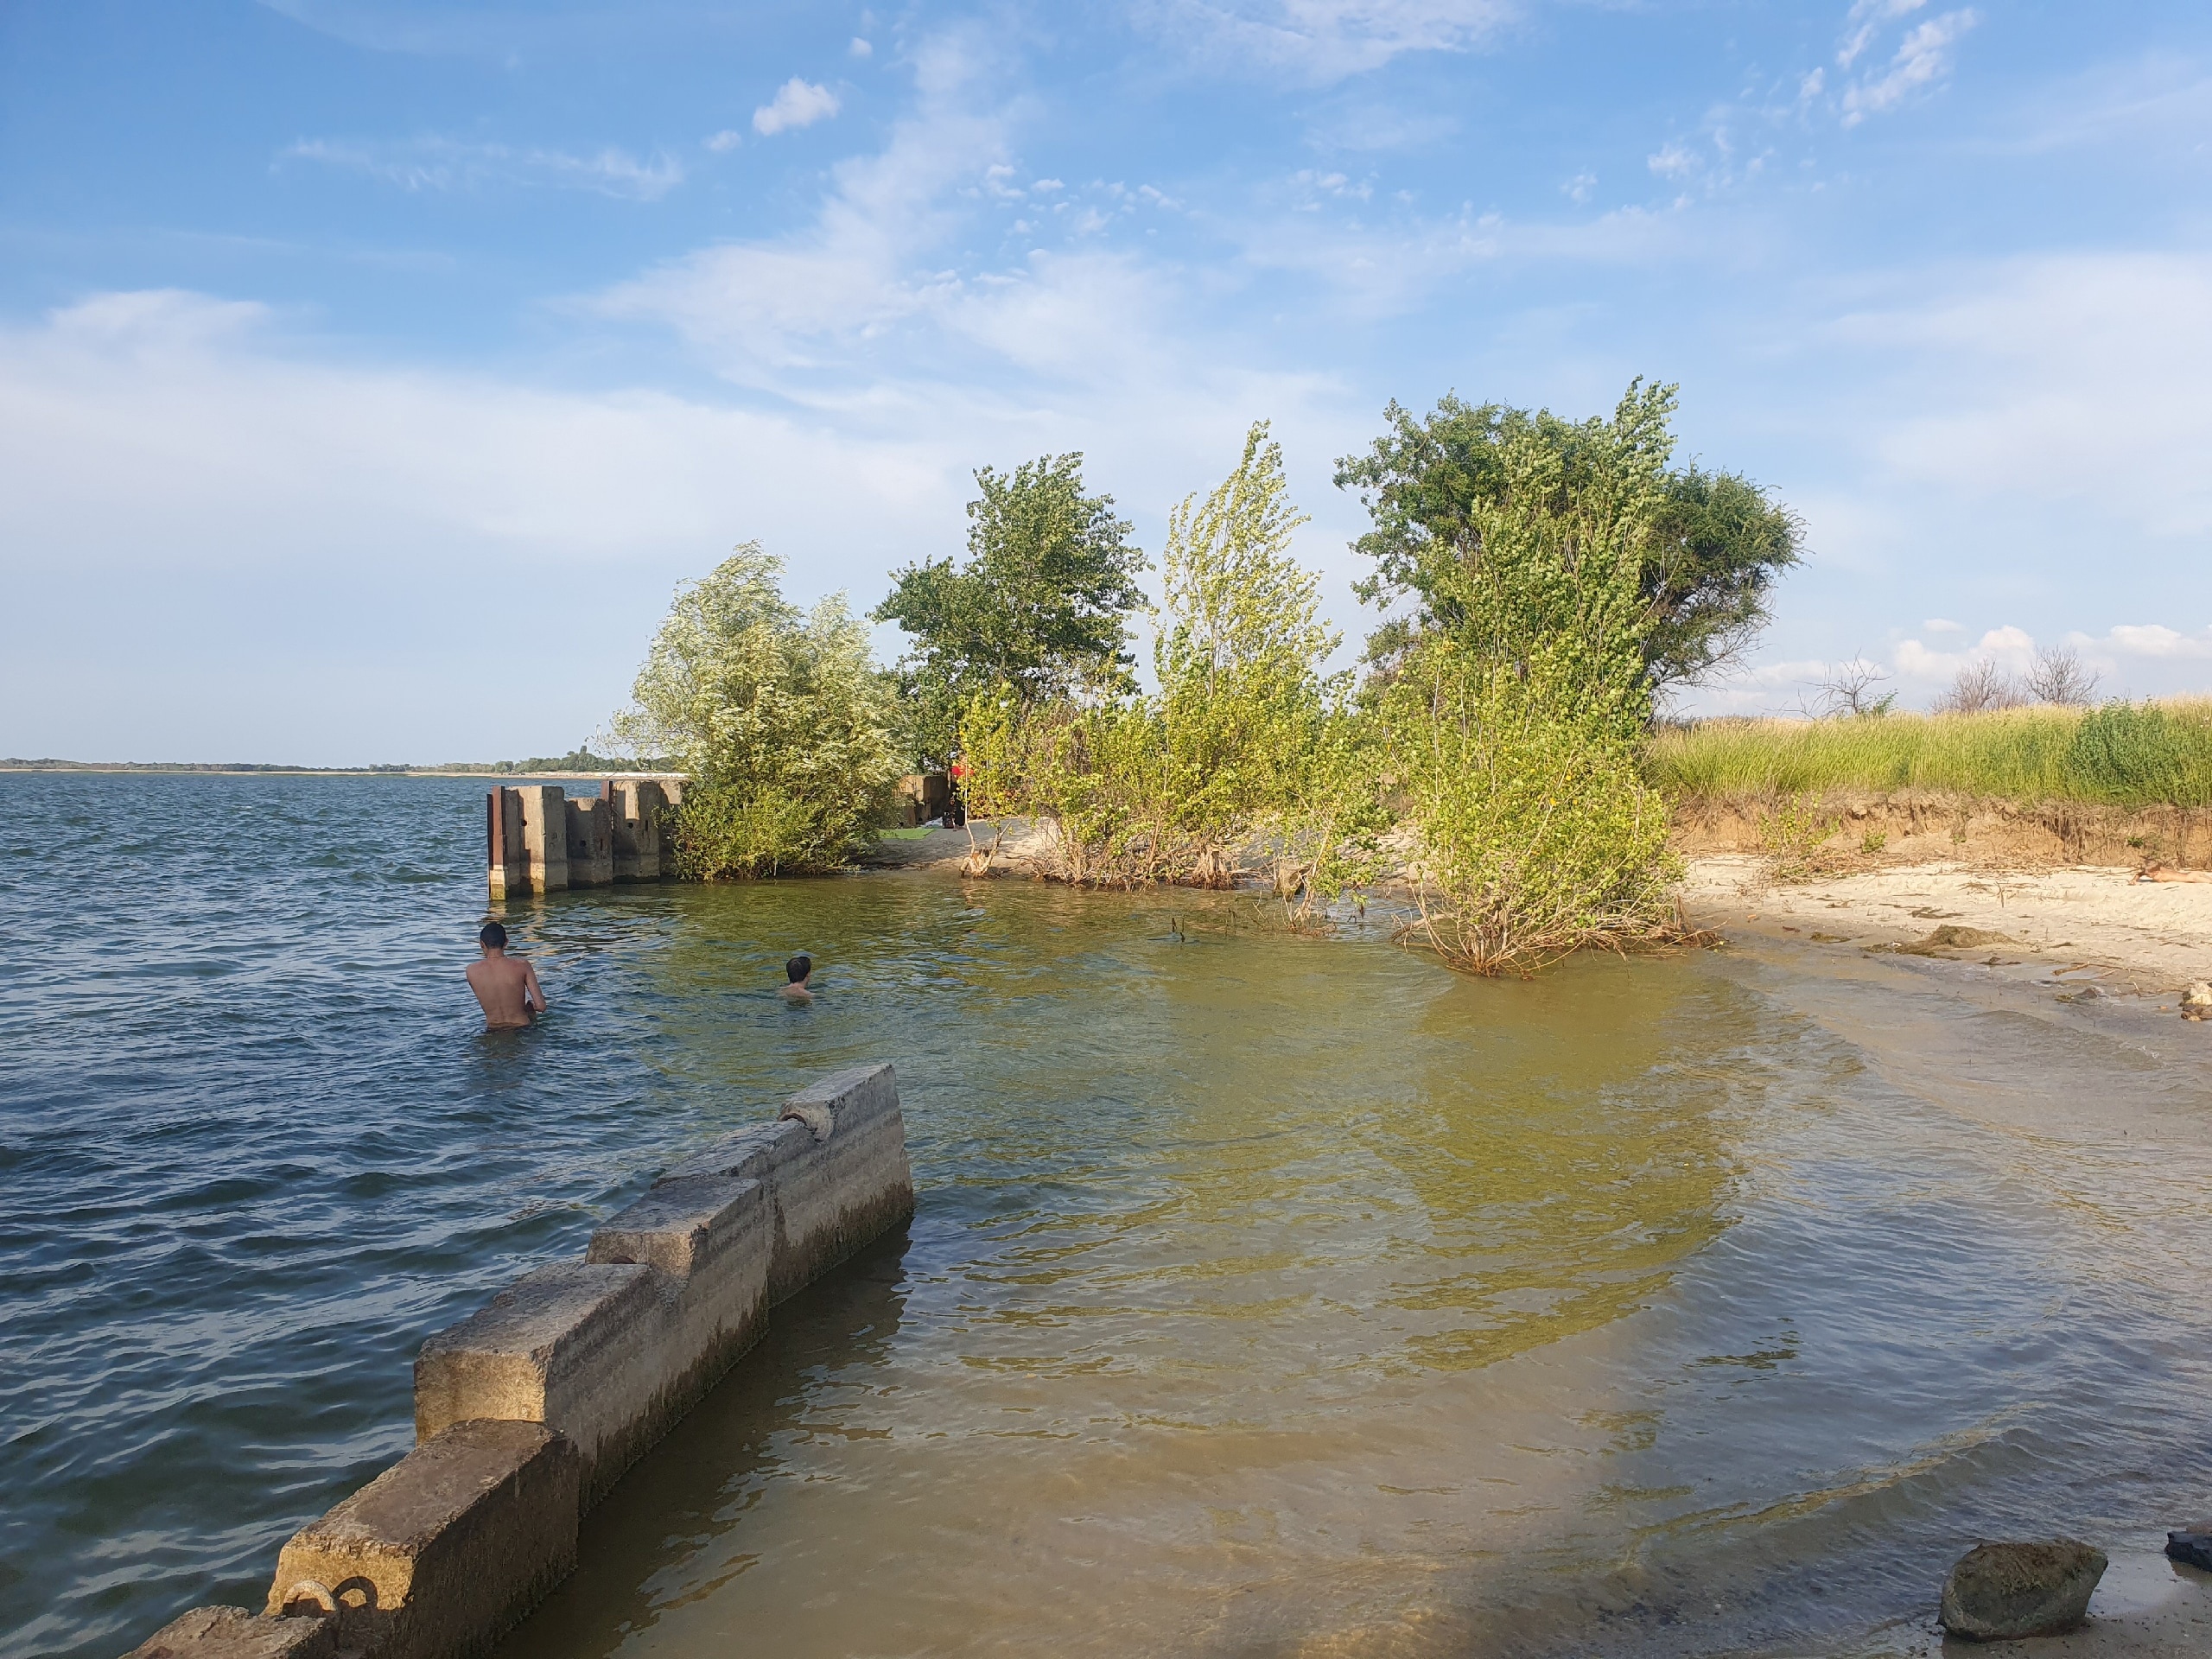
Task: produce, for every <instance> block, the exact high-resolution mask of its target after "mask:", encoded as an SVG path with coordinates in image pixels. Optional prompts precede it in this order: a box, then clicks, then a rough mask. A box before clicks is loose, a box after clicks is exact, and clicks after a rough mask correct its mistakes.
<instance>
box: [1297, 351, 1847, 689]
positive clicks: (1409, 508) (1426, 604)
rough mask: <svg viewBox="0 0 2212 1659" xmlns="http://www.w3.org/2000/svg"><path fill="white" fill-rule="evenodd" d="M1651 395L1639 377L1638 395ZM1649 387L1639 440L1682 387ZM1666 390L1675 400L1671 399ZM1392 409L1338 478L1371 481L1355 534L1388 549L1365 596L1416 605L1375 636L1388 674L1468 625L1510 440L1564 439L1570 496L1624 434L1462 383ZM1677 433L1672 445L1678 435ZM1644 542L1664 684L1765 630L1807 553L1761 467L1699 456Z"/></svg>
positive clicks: (1655, 679)
mask: <svg viewBox="0 0 2212 1659" xmlns="http://www.w3.org/2000/svg"><path fill="white" fill-rule="evenodd" d="M1638 395H1639V394H1637V393H1635V392H1634V391H1633V389H1632V390H1631V397H1636V396H1638ZM1640 396H1641V397H1642V398H1643V400H1645V401H1646V402H1647V403H1651V404H1652V407H1653V409H1654V410H1656V424H1655V423H1652V422H1650V421H1647V422H1646V423H1645V425H1644V427H1643V437H1642V438H1641V439H1639V440H1638V441H1640V442H1655V441H1657V439H1658V437H1659V436H1660V435H1663V434H1664V431H1665V424H1666V416H1667V415H1668V414H1669V413H1671V411H1672V408H1673V388H1672V387H1667V388H1656V387H1655V388H1650V389H1648V390H1647V391H1643V393H1642V394H1640ZM1654 400H1656V402H1655V401H1654ZM1658 404H1664V405H1665V409H1664V410H1658V408H1657V405H1658ZM1624 407H1625V404H1624ZM1384 419H1385V421H1386V422H1387V423H1388V429H1387V430H1385V431H1384V433H1383V435H1382V436H1381V437H1379V438H1377V439H1376V441H1375V442H1374V444H1373V446H1372V447H1371V448H1370V450H1369V452H1368V453H1367V454H1364V455H1357V456H1346V457H1344V458H1343V459H1342V460H1340V461H1338V464H1337V476H1336V481H1337V485H1338V487H1339V488H1354V487H1357V488H1358V489H1359V490H1360V491H1361V492H1362V494H1361V497H1360V499H1361V503H1362V505H1364V506H1366V507H1367V509H1368V511H1369V512H1370V515H1371V516H1372V517H1373V518H1374V521H1375V528H1374V529H1373V530H1371V531H1369V532H1368V533H1367V534H1366V535H1364V536H1363V537H1360V538H1359V539H1358V540H1357V542H1356V543H1353V545H1354V546H1355V547H1356V548H1357V550H1359V551H1361V552H1363V553H1364V554H1366V555H1367V556H1369V557H1370V558H1372V559H1373V560H1375V562H1376V570H1375V574H1374V575H1373V576H1372V577H1370V579H1369V580H1368V581H1367V582H1363V583H1362V584H1360V587H1359V593H1360V596H1361V597H1362V598H1363V599H1364V600H1366V601H1368V602H1370V604H1378V605H1389V604H1392V603H1396V602H1410V605H1411V609H1410V611H1409V612H1408V613H1403V614H1401V615H1399V616H1396V617H1395V618H1391V619H1389V620H1386V621H1385V622H1384V623H1383V626H1381V627H1379V628H1378V629H1377V630H1376V632H1375V633H1374V634H1373V635H1372V636H1370V640H1369V644H1368V653H1367V654H1368V660H1369V661H1370V664H1373V665H1374V666H1375V668H1376V671H1378V674H1379V676H1380V678H1381V680H1382V681H1383V682H1387V681H1388V679H1389V677H1390V674H1391V672H1392V671H1393V669H1394V667H1395V664H1397V663H1398V661H1399V660H1400V659H1401V658H1402V656H1403V654H1404V652H1406V651H1407V650H1408V647H1410V646H1411V645H1413V644H1414V642H1415V641H1416V640H1417V639H1420V638H1421V636H1422V635H1423V634H1425V633H1427V632H1431V631H1433V630H1437V629H1441V630H1444V631H1446V632H1451V631H1452V630H1454V629H1456V628H1458V627H1459V626H1461V623H1462V620H1463V619H1462V618H1461V616H1460V614H1459V610H1458V607H1457V606H1456V604H1455V600H1454V595H1455V594H1456V593H1457V592H1458V590H1459V588H1460V587H1462V586H1463V585H1464V580H1465V573H1466V572H1467V571H1468V570H1470V569H1474V568H1477V567H1479V565H1480V564H1481V563H1482V558H1483V543H1482V537H1481V534H1480V531H1479V529H1478V525H1477V523H1476V512H1477V509H1478V506H1479V505H1481V504H1483V503H1484V502H1491V503H1496V502H1497V501H1499V500H1500V499H1503V495H1504V494H1505V493H1506V492H1507V491H1508V489H1509V487H1510V485H1509V478H1508V464H1507V462H1506V460H1505V455H1506V452H1507V449H1508V448H1509V446H1510V445H1511V444H1513V443H1515V442H1517V441H1521V440H1524V439H1533V440H1534V441H1535V442H1539V443H1541V444H1543V445H1545V446H1546V447H1548V448H1549V449H1550V450H1552V451H1553V452H1554V454H1555V455H1556V457H1557V459H1558V462H1559V465H1558V466H1557V467H1556V468H1555V469H1554V471H1553V472H1552V473H1551V474H1548V482H1547V484H1546V486H1545V487H1547V488H1548V489H1550V490H1552V491H1554V493H1555V501H1554V505H1558V504H1560V503H1564V502H1565V501H1567V500H1568V499H1572V498H1573V497H1574V496H1575V495H1576V494H1577V493H1580V492H1582V491H1585V490H1586V489H1588V488H1590V487H1592V485H1593V484H1594V483H1595V482H1596V481H1597V480H1598V479H1599V474H1600V471H1601V470H1602V468H1603V467H1604V466H1605V464H1606V461H1605V457H1607V456H1609V455H1611V454H1613V453H1615V449H1616V447H1617V444H1618V442H1619V434H1618V431H1616V430H1615V426H1614V425H1609V423H1605V422H1602V421H1585V422H1580V423H1575V422H1569V421H1566V420H1563V419H1561V418H1560V416H1556V415H1554V414H1552V413H1551V411H1550V410H1525V409H1510V408H1507V407H1506V406H1504V405H1503V404H1480V405H1469V404H1464V403H1462V402H1460V401H1459V398H1458V397H1452V396H1450V395H1446V397H1443V398H1442V399H1440V401H1439V402H1438V404H1437V405H1436V409H1435V410H1434V412H1433V413H1432V414H1431V415H1429V416H1427V418H1426V419H1425V420H1423V419H1416V418H1415V417H1414V416H1413V415H1412V414H1411V413H1410V412H1408V410H1405V409H1404V408H1402V407H1401V406H1400V405H1399V404H1395V403H1393V404H1390V406H1389V409H1388V410H1385V411H1384ZM1615 424H1617V423H1615ZM1666 443H1667V445H1668V446H1669V449H1671V444H1672V440H1671V438H1667V439H1666ZM1662 459H1663V457H1662ZM1802 544H1803V526H1802V523H1801V522H1800V521H1799V519H1798V518H1796V515H1795V514H1793V513H1792V512H1789V509H1788V508H1787V507H1784V506H1783V505H1780V504H1779V503H1777V502H1776V501H1774V500H1772V499H1770V498H1769V497H1768V496H1767V494H1766V493H1764V491H1762V490H1760V489H1759V488H1758V486H1756V485H1754V484H1752V483H1751V482H1750V481H1749V480H1746V479H1744V478H1742V477H1740V476H1738V475H1737V474H1732V473H1707V472H1705V471H1703V470H1701V469H1700V468H1699V467H1695V466H1690V467H1682V468H1679V469H1676V470H1674V471H1663V469H1662V474H1661V476H1660V479H1659V493H1658V499H1657V501H1656V503H1655V505H1654V507H1653V510H1652V512H1651V513H1650V514H1649V520H1648V522H1647V523H1646V524H1645V525H1644V526H1643V546H1642V549H1641V550H1640V553H1639V560H1640V563H1639V567H1638V570H1637V601H1638V602H1639V603H1640V604H1641V605H1642V606H1643V607H1644V608H1645V610H1646V611H1647V613H1648V616H1647V618H1646V620H1645V622H1644V623H1643V626H1642V627H1641V629H1640V630H1639V633H1640V638H1639V643H1638V650H1639V651H1640V652H1641V653H1642V656H1643V682H1644V684H1645V686H1646V688H1647V689H1648V690H1649V691H1650V692H1652V693H1653V694H1655V695H1656V694H1657V693H1659V692H1662V691H1663V690H1666V689H1667V688H1668V687H1669V686H1672V685H1678V684H1688V683H1695V682H1696V681H1698V680H1699V679H1700V678H1701V677H1705V676H1707V675H1708V674H1710V673H1711V672H1712V671H1713V670H1714V669H1715V668H1717V667H1719V666H1720V665H1721V664H1724V663H1726V662H1728V661H1731V660H1732V659H1734V658H1737V657H1738V656H1739V655H1740V654H1741V652H1743V651H1744V649H1745V647H1746V646H1747V645H1749V644H1750V642H1751V640H1752V639H1754V638H1756V636H1757V635H1758V631H1759V630H1760V628H1761V627H1762V626H1764V624H1765V621H1766V617H1767V610H1766V601H1767V594H1768V592H1769V590H1770V588H1771V587H1772V584H1773V582H1774V580H1775V578H1776V577H1777V575H1779V574H1780V573H1781V572H1782V571H1783V570H1784V569H1788V568H1789V566H1791V565H1794V564H1796V563H1798V561H1799V559H1800V558H1801V556H1802Z"/></svg>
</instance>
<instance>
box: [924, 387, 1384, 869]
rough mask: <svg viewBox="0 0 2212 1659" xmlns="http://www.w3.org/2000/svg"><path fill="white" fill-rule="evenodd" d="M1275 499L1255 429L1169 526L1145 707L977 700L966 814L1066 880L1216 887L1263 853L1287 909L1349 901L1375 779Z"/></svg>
mask: <svg viewBox="0 0 2212 1659" xmlns="http://www.w3.org/2000/svg"><path fill="white" fill-rule="evenodd" d="M1286 494H1287V485H1286V482H1285V480H1284V478H1283V473H1282V452H1281V447H1280V446H1279V445H1277V444H1275V443H1274V442H1271V441H1270V440H1269V438H1268V427H1267V423H1265V422H1263V421H1262V422H1257V423H1254V425H1253V426H1252V428H1251V429H1250V430H1249V432H1248V433H1247V434H1246V435H1245V440H1244V448H1243V455H1242V457H1241V458H1240V459H1239V461H1238V462H1237V465H1236V469H1235V470H1234V471H1233V472H1231V473H1230V475H1229V477H1228V478H1227V479H1226V480H1224V482H1223V483H1222V484H1221V485H1220V486H1218V487H1217V488H1216V489H1214V490H1213V491H1212V492H1211V493H1209V494H1207V495H1206V496H1205V498H1204V499H1200V498H1199V497H1198V496H1197V495H1195V494H1193V495H1191V496H1188V497H1186V498H1185V499H1184V500H1183V501H1182V502H1181V503H1180V504H1179V505H1178V506H1177V507H1176V508H1175V509H1174V511H1173V512H1172V513H1171V514H1170V515H1169V518H1168V533H1167V545H1166V551H1165V554H1164V556H1163V558H1162V566H1163V575H1164V577H1165V581H1164V583H1163V600H1162V603H1161V606H1160V610H1159V611H1158V613H1156V614H1157V615H1158V617H1159V619H1160V632H1159V633H1158V636H1157V638H1156V639H1155V642H1154V658H1153V660H1154V668H1155V671H1156V672H1157V674H1158V677H1159V682H1160V691H1159V694H1158V695H1157V696H1141V695H1137V694H1135V693H1134V692H1133V691H1132V692H1127V693H1124V694H1122V695H1118V696H1109V697H1103V698H1093V699H1088V700H1083V701H1078V700H1077V699H1073V698H1071V697H1068V696H1057V697H1052V698H1049V699H1045V700H1041V701H1031V702H1026V703H1025V702H1023V700H1022V699H1021V698H1020V696H1017V695H1016V694H1015V692H1014V690H1012V689H1011V688H1010V687H1007V686H1004V685H1001V687H1000V688H998V689H997V690H995V691H994V692H991V693H987V694H983V695H979V696H976V697H975V698H973V699H972V700H971V702H970V703H969V710H968V719H967V721H966V723H965V724H964V725H963V728H962V737H963V748H962V758H963V762H964V763H965V764H966V766H967V767H968V769H969V782H968V792H969V800H970V804H971V806H972V807H973V809H974V810H976V811H977V812H978V813H979V814H982V815H984V816H991V815H995V814H1015V815H1020V816H1027V817H1038V818H1040V819H1043V820H1044V821H1046V823H1049V824H1050V825H1051V826H1052V829H1053V830H1054V832H1055V836H1056V840H1055V843H1054V844H1055V847H1056V849H1057V855H1056V862H1057V864H1058V874H1062V875H1064V876H1065V877H1066V878H1067V879H1068V880H1076V881H1089V882H1116V883H1122V884H1129V885H1133V884H1135V883H1138V882H1153V881H1181V882H1189V883H1193V884H1196V885H1198V886H1202V887H1226V886H1229V885H1230V884H1231V883H1232V882H1233V881H1234V880H1236V877H1237V876H1238V875H1240V874H1243V873H1244V872H1245V871H1246V869H1247V868H1248V867H1249V865H1250V864H1251V862H1252V861H1254V860H1255V859H1257V860H1261V861H1267V862H1269V863H1272V865H1273V866H1274V883H1275V887H1276V890H1277V891H1278V893H1281V894H1282V895H1283V896H1284V897H1285V898H1286V899H1290V898H1293V897H1296V896H1298V895H1299V894H1301V893H1303V894H1305V895H1306V897H1307V899H1308V900H1309V901H1310V900H1311V899H1313V897H1316V896H1327V895H1329V894H1332V893H1334V892H1335V891H1337V890H1338V889H1340V888H1341V887H1342V886H1343V884H1344V880H1345V879H1346V877H1347V875H1348V874H1351V871H1352V869H1353V866H1354V863H1355V862H1356V861H1357V855H1358V850H1359V848H1360V845H1361V844H1362V843H1363V841H1365V840H1367V839H1371V836H1372V833H1373V831H1374V830H1375V829H1376V828H1378V827H1379V826H1378V825H1376V823H1372V822H1370V820H1372V819H1373V818H1374V817H1376V806H1375V797H1376V790H1375V787H1374V770H1375V769H1374V767H1373V766H1371V765H1369V764H1367V758H1366V756H1365V755H1364V754H1363V753H1361V750H1360V745H1359V743H1358V741H1357V734H1354V733H1353V732H1352V731H1351V724H1352V722H1351V715H1350V713H1349V711H1348V710H1347V709H1345V708H1344V694H1345V691H1346V690H1347V684H1346V682H1347V680H1348V676H1343V675H1339V676H1333V677H1332V676H1328V675H1326V674H1325V672H1324V665H1325V663H1326V661H1327V658H1329V656H1330V654H1331V653H1332V652H1334V651H1335V649H1336V647H1337V645H1338V635H1337V634H1336V633H1334V632H1332V630H1331V629H1329V628H1328V627H1327V626H1325V624H1324V623H1323V622H1322V620H1321V618H1320V593H1319V580H1318V578H1316V577H1315V576H1314V575H1313V573H1311V572H1310V571H1307V570H1306V569H1302V568H1301V567H1300V565H1299V564H1298V563H1297V561H1296V560H1295V559H1294V558H1293V557H1292V556H1291V554H1290V539H1291V537H1292V534H1293V533H1294V531H1296V529H1297V528H1298V526H1299V525H1300V524H1303V523H1305V522H1306V520H1305V518H1304V516H1303V515H1302V514H1300V513H1299V512H1296V510H1295V509H1294V508H1293V507H1292V506H1291V505H1289V503H1288V501H1287V499H1286ZM986 862H988V860H986Z"/></svg>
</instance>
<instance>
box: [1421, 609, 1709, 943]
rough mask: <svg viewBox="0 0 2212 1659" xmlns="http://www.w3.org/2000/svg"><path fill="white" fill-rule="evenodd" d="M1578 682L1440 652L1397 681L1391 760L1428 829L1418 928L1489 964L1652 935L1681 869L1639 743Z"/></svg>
mask: <svg viewBox="0 0 2212 1659" xmlns="http://www.w3.org/2000/svg"><path fill="white" fill-rule="evenodd" d="M1579 685H1580V680H1579V679H1578V678H1575V677H1566V678H1563V679H1562V678H1554V677H1553V674H1552V672H1551V671H1549V670H1548V669H1540V670H1539V671H1537V672H1536V673H1535V674H1533V675H1531V676H1529V677H1528V678H1525V679H1524V678H1522V677H1521V676H1520V675H1519V674H1517V673H1516V672H1514V671H1511V670H1510V669H1508V668H1505V667H1503V666H1501V665H1499V664H1485V663H1483V662H1481V661H1479V660H1478V659H1475V658H1470V657H1469V656H1467V655H1465V654H1464V653H1458V652H1448V651H1442V650H1433V651H1431V652H1427V653H1425V654H1424V656H1423V657H1422V658H1419V659H1417V660H1416V662H1415V663H1414V664H1413V665H1412V667H1411V669H1410V671H1408V673H1407V674H1405V675H1404V676H1403V677H1401V679H1400V680H1399V681H1398V683H1396V684H1395V685H1394V686H1393V687H1392V689H1391V694H1390V704H1389V709H1388V710H1387V712H1386V719H1387V721H1388V725H1389V733H1390V741H1391V747H1390V754H1391V761H1392V766H1393V770H1394V772H1395V774H1396V777H1397V781H1398V785H1399V788H1400V790H1401V791H1402V796H1403V798H1404V801H1405V804H1406V806H1407V808H1408V817H1409V818H1410V819H1411V821H1412V822H1413V823H1414V826H1415V827H1416V829H1418V830H1419V832H1420V836H1421V868H1420V870H1419V871H1418V872H1416V873H1415V874H1417V875H1418V877H1419V880H1417V881H1416V882H1415V887H1416V890H1417V891H1418V892H1419V893H1421V921H1420V923H1419V924H1418V927H1417V931H1418V933H1419V936H1420V937H1421V939H1422V940H1423V941H1424V942H1425V943H1427V944H1430V945H1432V946H1433V947H1434V949H1435V950H1437V951H1438V952H1439V953H1440V955H1442V956H1443V957H1445V958H1446V960H1447V961H1449V962H1451V963H1452V964H1453V965H1455V966H1457V967H1461V968H1465V969H1470V970H1471V971H1474V972H1477V973H1484V974H1495V973H1500V972H1511V973H1520V974H1529V973H1533V972H1534V971H1535V970H1536V969H1539V968H1541V967H1543V966H1545V965H1546V964H1547V963H1550V962H1552V961H1554V960H1555V959H1556V958H1558V957H1562V956H1565V955H1566V954H1567V953H1568V952H1569V951H1571V950H1576V949H1578V948H1580V947H1581V946H1584V945H1587V944H1599V943H1607V942H1623V941H1626V940H1630V939H1636V938H1649V937H1652V936H1654V935H1656V934H1657V933H1659V932H1660V931H1662V930H1663V929H1664V928H1665V927H1666V926H1667V925H1668V923H1669V919H1670V916H1671V906H1670V905H1669V887H1671V885H1672V883H1673V882H1674V881H1675V880H1677V879H1679V875H1680V872H1679V870H1678V869H1677V868H1676V866H1675V861H1674V860H1673V859H1672V857H1671V855H1669V853H1668V851H1667V829H1668V814H1667V809H1666V804H1665V802H1664V801H1662V799H1661V798H1660V797H1659V796H1658V794H1657V793H1656V791H1653V790H1651V789H1650V788H1649V787H1648V786H1646V785H1645V784H1644V783H1643V779H1642V777H1641V775H1640V773H1639V772H1638V770H1637V756H1636V751H1635V747H1634V745H1633V743H1632V742H1631V741H1630V740H1629V739H1628V738H1627V737H1626V736H1625V735H1624V734H1622V733H1620V732H1618V731H1617V730H1616V731H1607V730H1605V729H1604V728H1603V727H1602V726H1598V725H1593V724H1592V722H1590V721H1586V720H1582V719H1580V718H1578V717H1577V714H1576V698H1575V696H1574V693H1575V691H1576V690H1577V688H1578V686H1579Z"/></svg>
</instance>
